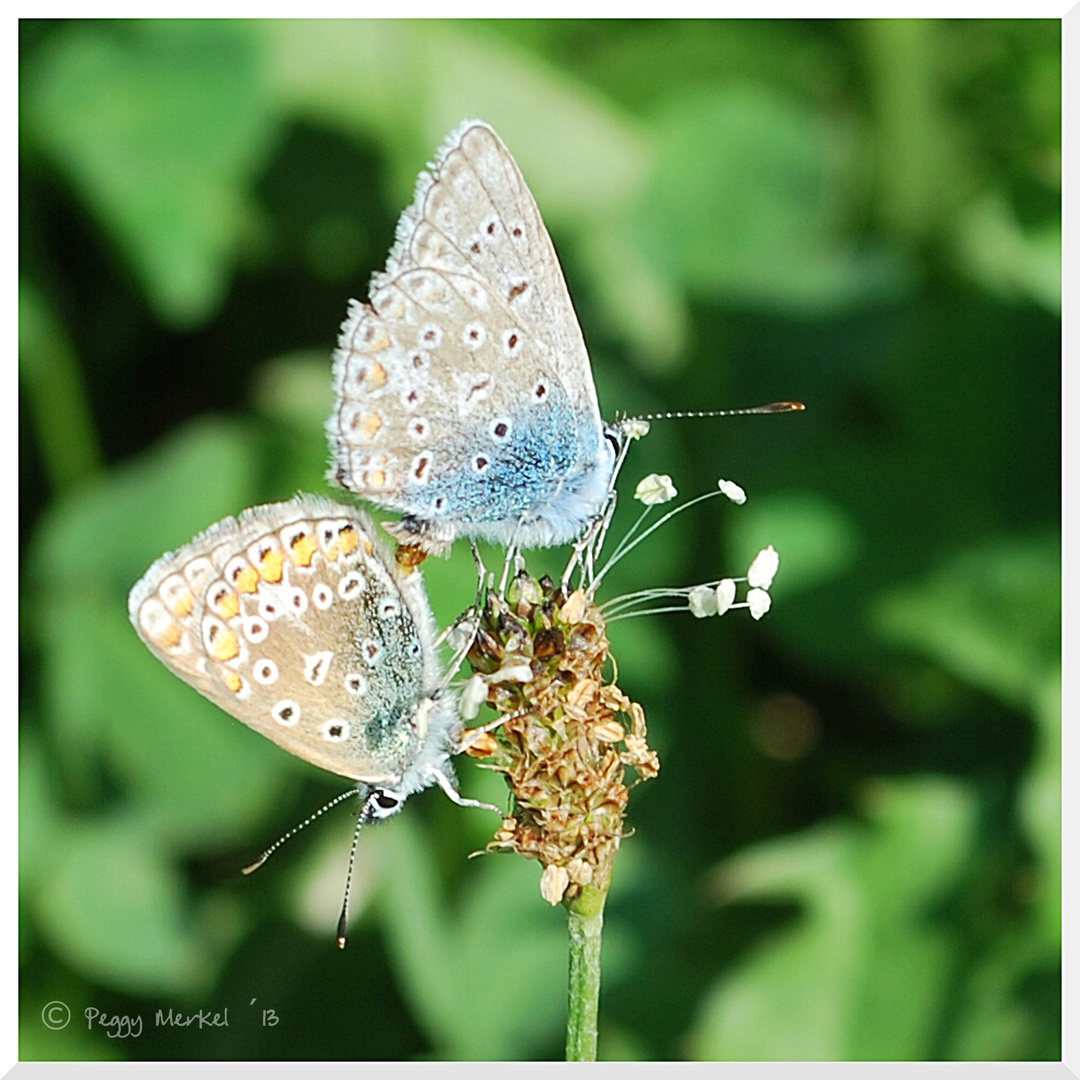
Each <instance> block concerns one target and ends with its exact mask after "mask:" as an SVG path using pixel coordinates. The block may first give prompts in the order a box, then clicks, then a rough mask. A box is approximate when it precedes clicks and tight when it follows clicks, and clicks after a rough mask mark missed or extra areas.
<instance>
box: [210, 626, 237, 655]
mask: <svg viewBox="0 0 1080 1080" xmlns="http://www.w3.org/2000/svg"><path fill="white" fill-rule="evenodd" d="M213 648H214V657H215V659H217V660H222V661H225V660H232V659H233V657H235V656H239V655H240V642H239V640H238V639H237V636H236V635H235V634H234V633H233V632H232V631H231V630H222V631H220V632H219V633H218V634H217V636H216V637H215V638H214V646H213Z"/></svg>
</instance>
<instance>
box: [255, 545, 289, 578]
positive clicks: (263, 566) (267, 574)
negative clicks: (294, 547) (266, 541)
mask: <svg viewBox="0 0 1080 1080" xmlns="http://www.w3.org/2000/svg"><path fill="white" fill-rule="evenodd" d="M284 563H285V552H284V551H281V550H280V549H277V548H275V549H274V550H273V551H268V552H267V553H266V554H265V555H264V556H263V557H262V561H261V562H260V563H259V573H260V574H261V575H262V578H263V580H264V581H270V582H274V583H277V582H279V581H280V580H281V568H282V566H283V565H284Z"/></svg>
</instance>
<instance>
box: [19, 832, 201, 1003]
mask: <svg viewBox="0 0 1080 1080" xmlns="http://www.w3.org/2000/svg"><path fill="white" fill-rule="evenodd" d="M184 906H185V905H184V896H183V888H182V886H181V882H180V879H179V876H178V875H177V874H176V872H175V870H174V869H173V867H172V866H171V865H170V863H169V860H168V859H167V858H166V857H164V856H163V855H162V853H161V852H160V851H159V850H158V848H157V847H156V846H155V844H154V842H153V840H152V838H151V836H150V835H149V834H148V831H147V829H146V827H145V824H144V822H142V821H141V820H140V819H139V818H138V817H134V816H131V817H127V816H125V817H117V818H114V819H112V820H101V821H89V822H69V823H68V824H67V825H66V826H65V827H64V828H63V829H62V830H60V831H59V832H58V834H57V835H56V836H55V837H53V839H52V844H51V852H50V860H49V873H48V874H47V875H45V876H43V880H42V883H41V886H40V888H39V890H38V891H37V894H36V896H35V898H34V904H33V910H34V914H35V917H36V918H37V919H39V920H40V922H41V924H42V926H43V927H44V928H45V930H46V931H47V932H48V935H49V941H50V943H51V945H52V947H53V948H54V949H56V950H57V951H58V952H59V953H60V954H61V955H62V956H63V957H64V958H65V959H66V961H67V962H68V963H69V964H72V965H73V966H75V967H77V968H79V969H81V970H83V971H85V972H87V973H88V974H89V975H90V976H91V977H92V978H93V979H94V980H95V981H96V982H98V983H102V984H104V985H106V986H112V987H115V988H117V989H120V990H124V991H127V992H129V993H145V994H175V993H186V992H190V991H194V990H199V989H203V990H205V989H206V987H207V986H208V984H209V980H210V979H211V977H212V973H213V966H212V963H211V960H210V956H209V955H208V951H207V950H206V948H205V947H204V945H202V944H200V942H199V941H198V940H197V938H196V936H195V934H194V932H193V930H192V928H191V927H189V926H188V925H186V924H185V920H184V914H183V913H184Z"/></svg>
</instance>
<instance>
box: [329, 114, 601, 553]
mask: <svg viewBox="0 0 1080 1080" xmlns="http://www.w3.org/2000/svg"><path fill="white" fill-rule="evenodd" d="M370 294H371V296H370V300H369V302H368V303H359V302H357V301H355V300H354V301H352V302H351V304H350V307H349V314H348V318H347V319H346V320H345V322H344V324H343V325H342V328H341V335H340V338H339V341H338V348H337V351H336V353H335V356H334V390H335V394H336V402H335V406H334V411H333V413H332V414H331V416H330V418H329V420H328V421H327V423H326V431H327V435H328V438H329V441H330V447H331V454H332V458H333V462H332V466H331V468H330V471H329V473H328V476H329V478H330V479H331V480H332V481H334V482H335V483H338V484H340V485H341V486H342V487H344V488H347V489H348V490H350V491H353V492H355V493H356V494H357V495H360V496H362V497H363V498H365V499H367V500H368V501H370V502H372V503H374V504H376V505H378V506H381V507H384V508H386V509H389V510H394V511H397V512H399V513H400V514H401V515H402V517H401V520H400V521H398V522H395V523H393V524H391V525H388V526H387V528H388V531H390V533H391V535H393V536H394V537H395V538H396V539H397V540H398V541H399V542H401V543H402V544H409V545H413V546H415V547H417V548H419V549H420V550H421V551H423V552H428V553H445V552H446V551H447V550H449V546H450V544H451V543H452V542H453V541H454V539H455V538H457V537H458V536H466V537H471V538H474V539H484V540H490V541H494V542H497V543H501V544H504V545H507V546H511V545H512V546H517V547H540V546H547V545H551V544H558V543H564V542H567V541H570V540H573V539H575V538H576V537H577V536H578V535H579V534H580V533H581V532H582V530H583V529H584V527H585V526H586V525H587V524H588V523H589V522H590V521H591V520H592V519H594V518H595V517H596V516H597V515H598V514H599V513H600V511H601V510H602V509H603V506H604V503H605V500H606V498H607V496H608V493H609V490H610V487H611V483H612V478H613V473H614V469H615V462H616V457H617V454H618V450H619V444H620V437H619V434H618V432H617V431H615V430H613V429H609V428H606V427H605V425H604V423H603V421H602V420H601V418H600V410H599V407H598V405H597V401H596V388H595V386H594V385H593V379H592V371H591V369H590V366H589V356H588V353H587V352H586V350H585V342H584V340H583V339H582V335H581V328H580V327H579V325H578V321H577V317H576V316H575V314H574V308H573V305H572V303H571V301H570V295H569V293H568V292H567V289H566V282H565V280H564V279H563V275H562V270H561V269H560V266H559V261H558V258H557V256H556V254H555V249H554V247H553V246H552V243H551V238H550V237H549V236H548V233H547V229H546V228H545V227H544V223H543V220H542V219H541V217H540V211H539V209H538V208H537V205H536V202H535V200H534V199H533V197H532V194H531V192H530V191H529V189H528V187H527V186H526V184H525V181H524V179H523V178H522V175H521V172H520V170H519V169H518V167H517V164H516V162H515V161H514V159H513V157H511V155H510V152H509V151H508V150H507V149H506V147H505V146H504V145H503V143H502V140H501V139H500V138H499V137H498V135H496V134H495V132H494V131H493V130H492V129H491V128H490V127H489V126H488V125H487V124H485V123H483V122H482V121H479V120H468V121H466V122H465V123H463V124H461V125H460V126H459V127H458V128H457V130H456V131H454V132H453V134H451V135H450V137H449V138H448V139H447V140H446V142H445V143H444V144H443V146H442V148H441V149H440V150H439V153H438V156H437V158H436V161H435V164H434V165H433V166H431V171H430V172H422V173H421V174H420V177H419V180H418V182H417V186H416V195H415V198H414V200H413V203H412V205H411V206H410V207H409V208H408V209H407V210H406V211H405V212H404V214H403V215H402V217H401V220H400V221H399V222H398V227H397V237H396V240H395V243H394V247H393V249H392V250H391V252H390V256H389V259H388V261H387V265H386V269H385V270H384V271H383V272H382V273H381V274H377V275H376V276H375V277H374V278H373V279H372V282H371V289H370Z"/></svg>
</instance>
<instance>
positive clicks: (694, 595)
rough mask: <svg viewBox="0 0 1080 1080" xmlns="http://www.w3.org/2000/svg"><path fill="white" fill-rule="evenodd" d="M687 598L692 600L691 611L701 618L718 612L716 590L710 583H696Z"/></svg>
mask: <svg viewBox="0 0 1080 1080" xmlns="http://www.w3.org/2000/svg"><path fill="white" fill-rule="evenodd" d="M686 598H687V600H688V601H689V602H690V611H691V612H692V613H693V614H694V616H695V617H697V618H699V619H707V618H708V617H709V616H710V615H715V614H716V612H717V607H716V590H715V589H711V588H710V587H709V586H708V585H695V586H694V588H692V589H691V590H690V592H689V593H688V594H687V597H686Z"/></svg>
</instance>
